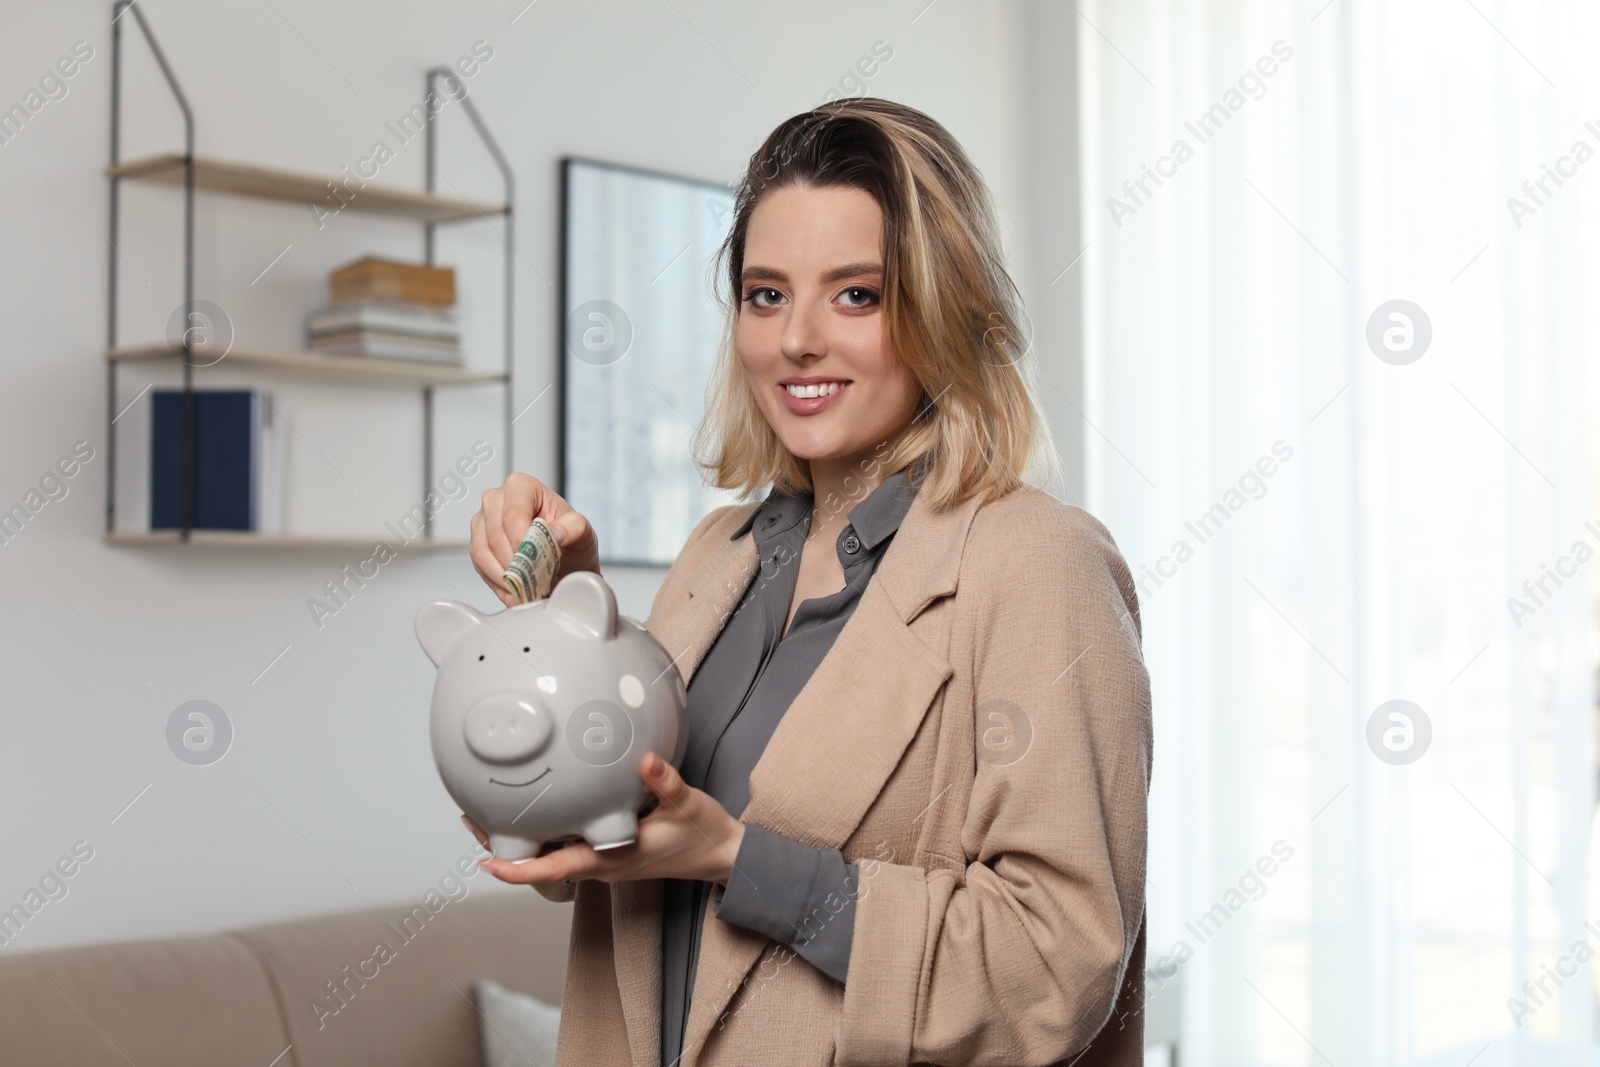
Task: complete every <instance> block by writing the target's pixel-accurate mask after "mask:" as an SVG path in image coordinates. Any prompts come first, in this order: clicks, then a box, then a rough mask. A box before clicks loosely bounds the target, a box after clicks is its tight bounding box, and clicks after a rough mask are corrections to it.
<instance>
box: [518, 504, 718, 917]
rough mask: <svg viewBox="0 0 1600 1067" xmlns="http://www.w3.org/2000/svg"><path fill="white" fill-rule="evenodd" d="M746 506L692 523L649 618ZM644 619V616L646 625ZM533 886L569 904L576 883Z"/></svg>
mask: <svg viewBox="0 0 1600 1067" xmlns="http://www.w3.org/2000/svg"><path fill="white" fill-rule="evenodd" d="M747 506H748V505H747V504H724V505H723V506H721V507H718V508H713V509H712V510H711V511H710V512H709V513H708V514H707V515H706V516H705V517H704V518H703V519H701V520H700V521H699V522H698V523H697V524H696V525H695V528H694V529H693V530H692V531H690V533H689V539H688V540H687V541H685V542H684V543H683V549H682V550H681V551H680V552H679V553H678V558H677V559H675V560H673V561H672V567H671V568H670V569H668V571H667V576H666V577H665V578H663V579H662V580H661V585H660V587H659V588H658V589H657V590H656V595H655V598H654V599H653V600H652V601H651V602H650V618H654V617H655V614H656V612H658V611H660V610H661V609H662V608H663V607H664V606H666V605H668V604H671V603H672V602H673V600H674V599H675V598H676V597H677V595H678V590H679V587H680V586H682V584H683V583H684V582H686V581H688V579H689V573H690V568H691V566H693V565H696V561H697V560H698V558H699V554H698V553H697V552H696V551H695V547H696V543H697V542H698V541H700V539H701V537H702V536H703V535H704V534H705V533H706V531H707V530H709V529H711V528H712V527H713V526H714V525H716V522H717V519H718V518H720V517H721V516H722V514H723V513H724V512H728V511H732V510H734V509H736V508H740V507H747ZM648 621H649V620H648V619H647V620H646V624H647V625H648ZM533 888H534V889H535V890H537V891H538V893H539V895H540V896H541V897H544V898H545V899H546V900H553V901H555V902H556V903H557V904H566V903H569V902H570V901H571V900H572V898H573V894H574V893H576V892H577V886H575V885H567V884H565V883H561V884H558V885H535V886H534V887H533Z"/></svg>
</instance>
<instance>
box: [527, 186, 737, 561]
mask: <svg viewBox="0 0 1600 1067" xmlns="http://www.w3.org/2000/svg"><path fill="white" fill-rule="evenodd" d="M561 166H562V182H561V188H562V269H561V308H562V331H561V333H562V336H561V353H562V356H561V361H560V362H561V368H562V369H561V383H560V385H561V394H562V405H561V423H562V425H561V432H560V449H561V455H560V463H559V468H560V471H561V485H560V489H559V492H560V493H561V495H562V496H564V497H565V498H566V499H567V501H568V502H569V503H570V504H571V505H572V506H573V507H575V508H577V509H578V510H579V511H580V512H582V513H583V514H584V515H585V516H586V517H587V518H588V519H589V521H590V522H591V523H593V524H594V528H595V532H596V533H597V534H598V536H599V538H600V552H601V562H602V563H615V564H633V565H643V566H661V567H665V566H670V565H671V563H672V561H673V559H674V558H676V556H677V554H678V551H679V550H680V549H681V548H682V547H683V545H684V542H685V541H687V540H688V537H689V534H690V532H691V531H692V530H693V529H694V527H695V524H696V523H698V522H699V521H700V519H701V518H703V517H704V516H705V514H706V513H707V512H708V511H710V510H711V509H713V508H716V507H719V506H721V505H723V504H731V503H736V502H738V500H739V499H740V497H739V495H738V494H737V493H733V492H731V491H726V490H717V489H713V488H711V487H709V486H707V485H706V483H705V480H704V478H703V476H702V475H701V473H700V471H699V470H698V469H697V468H696V467H695V465H694V462H693V460H692V458H691V456H690V440H691V437H692V436H693V434H694V430H695V427H696V426H697V425H698V424H699V421H700V417H701V413H702V411H703V410H704V405H705V394H706V386H707V384H708V383H709V381H710V378H711V371H712V368H713V366H714V364H715V361H716V356H717V345H718V344H719V342H720V339H721V333H722V310H721V307H720V306H719V305H718V303H717V301H716V298H715V296H714V295H713V294H714V291H715V290H714V288H713V286H714V285H715V283H716V280H715V279H714V278H713V277H712V275H711V271H712V260H713V259H714V257H715V256H716V252H717V249H718V247H719V246H720V245H721V243H722V241H723V239H724V238H725V237H726V236H727V233H728V229H729V227H730V226H731V225H732V219H733V193H732V192H730V191H729V190H728V189H726V188H724V187H723V186H720V185H717V184H715V183H712V182H705V181H697V180H694V179H691V178H681V177H676V176H674V175H670V174H659V173H655V172H653V171H648V170H641V169H639V168H635V167H627V166H620V165H616V164H610V163H599V162H595V161H592V160H586V159H579V158H574V157H569V158H565V159H563V160H562V163H561Z"/></svg>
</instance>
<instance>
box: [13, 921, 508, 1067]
mask: <svg viewBox="0 0 1600 1067" xmlns="http://www.w3.org/2000/svg"><path fill="white" fill-rule="evenodd" d="M528 895H529V896H530V897H536V894H532V893H530V894H528ZM288 1045H289V1037H288V1035H287V1034H286V1032H285V1030H284V1027H283V1024H282V1016H281V1014H280V1012H279V1010H278V1000H277V997H276V996H275V994H274V993H273V989H272V985H271V983H270V982H269V981H268V980H267V976H266V974H265V973H264V972H263V971H262V969H261V965H260V963H258V962H257V960H256V958H255V956H254V955H253V954H252V953H251V952H250V950H249V949H248V948H246V947H245V946H244V945H243V944H241V943H239V942H237V941H232V940H229V939H227V938H224V937H218V936H215V935H212V936H204V937H175V938H166V939H163V940H159V941H126V942H120V943H112V944H103V945H90V946H85V947H82V948H65V949H50V950H46V951H40V952H26V953H18V954H15V955H13V954H10V953H7V954H5V955H0V1061H3V1062H4V1063H5V1064H6V1065H7V1067H58V1065H59V1067H127V1064H128V1063H129V1062H132V1063H138V1064H147V1063H159V1064H162V1065H164V1067H216V1065H219V1064H241V1065H244V1064H249V1065H252V1067H266V1065H267V1064H270V1063H272V1062H273V1061H274V1060H277V1067H287V1065H288V1064H289V1063H290V1062H291V1059H290V1057H288V1056H284V1057H282V1058H281V1059H279V1055H280V1054H281V1053H282V1052H283V1051H284V1049H285V1048H287V1047H288Z"/></svg>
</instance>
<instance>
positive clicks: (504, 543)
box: [482, 475, 533, 578]
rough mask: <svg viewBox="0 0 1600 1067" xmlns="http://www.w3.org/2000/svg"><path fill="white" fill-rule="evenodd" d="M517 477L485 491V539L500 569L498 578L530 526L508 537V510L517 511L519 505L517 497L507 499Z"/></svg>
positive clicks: (514, 476)
mask: <svg viewBox="0 0 1600 1067" xmlns="http://www.w3.org/2000/svg"><path fill="white" fill-rule="evenodd" d="M517 477H518V476H517V475H512V476H511V477H510V478H507V479H506V481H505V484H504V485H502V486H501V487H500V488H498V489H486V490H484V492H483V512H482V514H483V533H484V540H485V541H486V542H487V543H488V546H489V554H490V555H491V556H492V557H493V558H494V562H495V564H496V565H497V568H498V570H499V574H496V575H495V577H497V578H498V577H499V576H500V574H504V573H505V569H506V564H507V563H510V562H511V556H512V553H514V552H516V550H517V545H518V544H520V543H521V542H522V535H523V534H525V533H527V532H528V527H527V525H526V524H524V525H523V527H522V529H521V530H519V531H518V532H517V534H516V537H515V538H514V539H507V537H506V520H507V512H508V511H510V512H515V511H517V510H518V507H519V505H518V502H517V501H516V500H515V499H507V498H508V497H510V496H511V495H512V493H513V491H514V489H513V482H514V479H516V478H517ZM528 521H529V522H532V521H533V520H532V519H529V520H528Z"/></svg>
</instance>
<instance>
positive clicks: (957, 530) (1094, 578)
mask: <svg viewBox="0 0 1600 1067" xmlns="http://www.w3.org/2000/svg"><path fill="white" fill-rule="evenodd" d="M757 506H758V502H755V501H751V502H747V503H744V504H739V505H733V506H729V507H723V508H718V509H717V510H715V511H713V512H711V514H709V515H707V516H706V517H705V518H704V519H703V520H701V522H700V524H699V525H698V526H697V527H696V528H695V530H694V532H693V533H692V534H691V535H690V537H689V541H688V543H687V544H686V545H685V546H684V548H683V552H682V553H681V554H680V555H679V557H678V560H677V562H676V563H675V564H674V565H673V567H672V569H671V570H670V571H669V572H668V574H667V577H666V580H665V582H664V583H663V584H662V586H661V589H660V592H659V593H658V594H657V596H656V598H655V602H654V604H653V606H652V609H651V613H650V617H649V619H648V620H646V623H645V625H646V627H647V628H648V629H649V630H650V632H651V633H653V634H654V635H655V636H656V638H657V639H658V640H660V641H661V643H662V644H663V645H665V646H666V648H667V649H668V650H669V651H670V652H671V653H672V654H673V655H674V656H676V657H678V659H677V663H678V667H679V669H680V670H681V671H682V673H683V675H684V677H685V679H688V678H689V677H691V676H692V675H693V674H694V670H695V668H696V666H697V665H698V664H699V662H700V660H701V658H702V657H703V656H704V655H705V653H706V651H707V650H708V649H709V648H710V646H711V643H712V641H713V640H714V639H715V638H716V636H717V634H718V633H719V632H720V631H721V628H722V625H723V623H724V621H725V620H726V618H727V616H728V615H729V614H730V613H731V612H732V611H733V610H734V608H735V607H737V605H738V601H739V599H740V596H741V594H742V593H743V592H744V590H745V588H746V586H747V585H748V583H749V581H750V579H751V577H752V575H753V574H754V573H755V570H756V568H757V566H758V565H759V561H758V558H757V553H756V547H755V542H754V538H753V537H752V536H751V535H750V534H749V533H746V534H745V535H744V536H742V537H740V538H739V539H738V540H736V541H730V540H729V535H730V534H731V533H732V532H733V531H734V530H735V529H737V528H738V527H739V525H740V524H741V523H742V522H743V521H744V519H745V518H747V517H748V516H749V514H750V513H751V511H753V510H754V509H755V508H756V507H757ZM1150 772H1151V719H1150V687H1149V678H1148V675H1147V674H1146V672H1145V667H1144V662H1143V659H1142V657H1141V654H1140V624H1139V608H1138V603H1137V601H1136V598H1135V592H1134V586H1133V581H1132V577H1131V575H1130V574H1129V571H1128V567H1127V565H1126V563H1125V562H1124V561H1123V558H1122V556H1121V555H1120V554H1119V553H1118V551H1117V548H1116V545H1115V544H1114V543H1113V541H1112V539H1111V536H1110V534H1109V533H1107V531H1106V529H1105V527H1104V526H1102V525H1101V524H1100V523H1099V522H1098V521H1096V520H1095V519H1094V518H1093V517H1092V516H1090V515H1089V514H1088V513H1087V512H1085V511H1082V510H1081V509H1079V508H1076V507H1072V506H1070V505H1067V504H1063V503H1061V502H1060V501H1057V500H1056V499H1055V498H1053V497H1051V496H1049V495H1048V494H1046V493H1044V492H1043V491H1041V490H1039V489H1036V488H1033V487H1032V486H1024V487H1023V488H1021V489H1018V490H1016V491H1014V492H1012V493H1010V494H1008V495H1006V496H1005V497H1003V498H1001V499H999V500H997V501H993V502H990V503H987V504H983V505H980V503H979V502H978V501H976V500H973V501H969V502H968V503H966V504H963V505H960V506H957V507H955V508H954V509H952V510H949V511H947V512H945V513H943V514H940V513H936V512H934V511H932V510H931V509H930V508H929V507H927V506H926V501H925V499H924V498H923V497H922V496H921V495H918V496H917V498H916V499H915V501H914V502H913V504H912V506H911V509H910V511H909V512H908V513H907V515H906V518H905V520H904V522H903V523H902V525H901V527H900V529H899V531H898V532H897V533H896V534H895V537H894V540H893V541H892V542H891V543H890V547H889V550H888V553H887V554H886V555H885V557H884V559H883V560H882V562H881V563H880V565H879V568H878V571H877V573H876V574H875V575H874V576H873V579H872V581H871V582H870V583H869V584H868V586H867V588H866V590H865V592H864V593H863V596H862V600H861V603H860V604H859V605H858V606H857V608H856V610H855V612H854V613H853V614H852V615H851V617H850V619H849V621H848V623H847V624H846V625H845V627H844V630H843V631H842V632H841V633H840V634H839V637H838V639H837V641H836V643H835V644H834V646H833V648H832V649H830V650H829V652H828V654H827V656H826V658H824V659H823V661H822V663H821V665H820V666H819V667H818V668H817V671H816V673H815V674H814V675H813V676H812V677H811V679H810V681H809V682H808V683H807V684H806V686H805V688H804V689H802V690H801V692H800V694H799V696H798V697H796V699H795V701H794V703H793V704H792V705H791V706H790V708H789V710H788V711H787V713H786V714H785V715H784V717H783V720H782V722H781V723H780V724H779V726H778V729H777V732H776V733H775V734H774V735H773V737H772V740H771V742H770V743H769V744H768V746H767V749H766V751H765V752H764V753H763V755H762V757H761V759H760V761H759V762H758V763H757V764H756V767H755V769H754V770H753V771H752V773H751V775H750V797H751V799H750V805H749V807H748V808H747V809H746V810H745V811H744V812H743V813H742V815H741V816H740V817H741V818H742V819H743V820H744V821H746V822H750V823H756V824H758V825H761V826H764V827H766V828H768V829H770V830H772V831H774V832H775V833H779V834H783V835H785V836H788V837H791V838H795V839H797V840H800V841H804V842H806V843H808V844H810V845H813V846H816V847H831V848H838V849H841V850H842V851H843V853H844V856H845V858H846V859H847V860H850V861H853V862H856V863H857V864H859V865H860V872H861V886H860V892H859V897H858V902H857V907H856V916H855V930H854V941H853V947H852V951H851V956H850V971H849V975H848V979H847V981H846V983H845V985H844V986H843V987H841V986H839V985H838V984H837V983H835V982H833V981H832V980H831V979H829V978H827V977H825V976H824V975H822V974H821V973H820V972H819V971H817V970H816V969H815V968H813V967H812V966H811V965H810V964H808V963H806V962H805V961H804V960H802V959H799V958H798V957H797V956H796V955H795V954H794V952H793V950H792V949H790V948H789V947H788V946H786V945H780V944H778V943H776V942H773V941H771V940H769V939H768V938H766V937H764V936H761V935H759V934H755V933H752V932H750V931H748V930H745V929H743V928H741V927H738V926H735V925H733V924H731V923H727V922H723V921H722V920H720V919H717V918H716V917H715V916H714V915H713V914H712V911H711V908H710V907H709V906H708V908H707V910H706V915H705V918H704V927H703V936H702V941H701V947H700V957H699V967H698V973H697V976H696V980H695V986H694V993H693V1002H692V1007H691V1011H690V1017H689V1023H688V1028H687V1034H686V1035H685V1042H684V1046H685V1052H684V1056H683V1060H682V1064H683V1067H691V1065H696V1064H704V1065H712V1064H715V1065H721V1064H729V1065H733V1064H738V1065H748V1064H783V1065H809V1064H905V1063H935V1064H957V1063H960V1064H1049V1063H1054V1062H1058V1061H1060V1062H1065V1061H1069V1060H1070V1061H1072V1062H1073V1065H1074V1067H1098V1065H1104V1064H1117V1065H1126V1067H1137V1065H1138V1064H1140V1062H1141V1059H1142V1055H1143V1048H1142V1045H1143V1040H1142V1037H1143V1025H1142V1016H1143V1011H1142V1007H1143V1001H1144V956H1145V933H1144V900H1145V897H1144V878H1145V833H1146V831H1145V811H1146V798H1147V795H1148V792H1149V785H1150ZM735 814H740V813H735ZM735 877H738V875H735ZM540 891H541V892H542V893H544V894H545V895H546V896H549V897H551V898H552V899H557V900H562V899H567V900H573V901H574V906H575V909H576V911H575V914H574V916H573V927H572V940H571V944H570V949H569V957H568V972H567V985H566V994H565V997H564V999H563V1001H562V1013H561V1034H560V1040H559V1047H558V1055H557V1063H558V1064H559V1065H560V1067H587V1065H610V1064H616V1065H623V1064H633V1065H636V1067H661V1065H660V1064H659V1063H658V1060H659V1059H660V1051H659V1043H660V1038H659V1031H660V1025H661V1022H660V1017H661V1010H660V998H661V883H660V882H659V881H655V880H652V881H643V882H627V883H620V884H617V885H606V884H604V883H600V882H592V881H586V882H580V883H578V885H577V886H576V887H575V888H574V887H553V888H541V890H540ZM833 910H835V909H832V907H831V906H830V914H828V915H821V914H819V915H814V916H812V921H813V922H814V923H822V922H826V921H828V920H829V919H830V918H831V917H832V914H831V913H832V911H833ZM1075 1057H1076V1058H1075ZM668 1067H671V1065H668Z"/></svg>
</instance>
